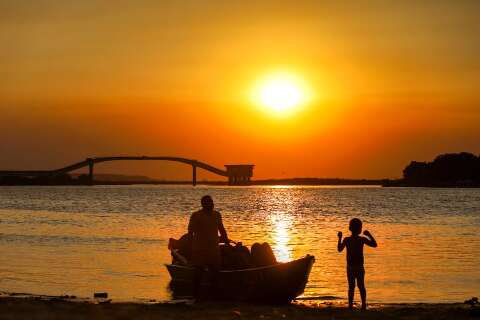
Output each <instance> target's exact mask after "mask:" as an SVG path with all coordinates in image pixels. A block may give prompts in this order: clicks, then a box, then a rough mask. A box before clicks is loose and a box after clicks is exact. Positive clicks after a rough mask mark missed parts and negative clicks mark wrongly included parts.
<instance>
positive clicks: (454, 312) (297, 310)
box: [0, 294, 480, 320]
mask: <svg viewBox="0 0 480 320" xmlns="http://www.w3.org/2000/svg"><path fill="white" fill-rule="evenodd" d="M99 302H103V303H99ZM475 318H478V319H480V308H472V307H470V306H468V305H465V304H463V303H454V304H423V303H416V304H371V305H370V306H369V310H367V311H360V310H359V309H356V310H349V309H348V308H346V307H345V305H344V303H342V302H333V303H332V302H323V303H318V304H311V305H306V304H300V303H293V304H291V305H287V306H265V305H252V304H243V303H214V302H204V303H198V304H189V303H183V302H175V303H174V302H162V303H156V302H153V301H151V302H143V303H141V302H138V303H132V302H114V301H109V300H108V299H107V300H106V299H99V300H95V299H89V298H85V299H80V298H77V297H68V296H63V297H52V296H35V295H28V294H2V295H0V319H69V320H75V319H188V320H196V319H198V320H207V319H237V320H238V319H259V320H261V319H264V320H267V319H317V320H321V319H328V320H338V319H432V320H433V319H440V320H441V319H455V320H461V319H475Z"/></svg>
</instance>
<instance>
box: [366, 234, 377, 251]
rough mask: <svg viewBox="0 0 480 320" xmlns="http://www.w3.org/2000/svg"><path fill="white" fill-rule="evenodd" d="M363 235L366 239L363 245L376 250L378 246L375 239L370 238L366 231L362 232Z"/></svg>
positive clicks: (370, 235)
mask: <svg viewBox="0 0 480 320" xmlns="http://www.w3.org/2000/svg"><path fill="white" fill-rule="evenodd" d="M363 234H364V235H365V236H366V237H367V238H366V239H365V244H366V245H367V246H369V247H373V248H376V247H377V246H378V245H377V241H375V238H374V237H373V236H372V234H371V233H370V232H368V230H365V231H363Z"/></svg>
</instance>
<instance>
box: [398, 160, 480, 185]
mask: <svg viewBox="0 0 480 320" xmlns="http://www.w3.org/2000/svg"><path fill="white" fill-rule="evenodd" d="M403 178H404V180H405V182H406V184H407V185H409V186H438V187H446V186H479V185H480V157H477V156H475V155H474V154H471V153H468V152H461V153H447V154H441V155H439V156H437V157H436V158H435V160H433V161H432V162H417V161H412V162H411V163H410V164H409V165H408V166H407V167H405V169H404V170H403Z"/></svg>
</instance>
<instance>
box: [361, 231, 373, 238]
mask: <svg viewBox="0 0 480 320" xmlns="http://www.w3.org/2000/svg"><path fill="white" fill-rule="evenodd" d="M363 234H364V235H366V236H367V237H371V236H372V234H371V233H370V232H369V231H368V230H365V231H363Z"/></svg>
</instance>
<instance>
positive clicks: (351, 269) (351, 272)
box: [337, 218, 377, 310]
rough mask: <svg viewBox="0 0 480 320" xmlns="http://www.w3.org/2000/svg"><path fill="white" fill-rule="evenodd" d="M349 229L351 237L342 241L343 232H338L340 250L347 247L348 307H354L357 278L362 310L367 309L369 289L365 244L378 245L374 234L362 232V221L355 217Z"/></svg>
mask: <svg viewBox="0 0 480 320" xmlns="http://www.w3.org/2000/svg"><path fill="white" fill-rule="evenodd" d="M349 230H350V231H351V232H352V235H351V236H350V237H346V238H345V239H343V241H342V232H339V233H338V246H337V248H338V252H342V251H343V249H344V248H345V247H347V279H348V307H349V308H350V309H352V308H353V293H354V291H355V280H356V281H357V286H358V290H359V291H360V296H361V298H362V310H365V309H367V291H366V290H365V269H364V268H363V245H364V244H366V245H367V246H369V247H374V248H375V247H377V242H376V241H375V238H373V236H372V234H371V233H370V232H368V231H367V230H365V231H364V232H363V234H364V235H365V236H366V237H362V236H360V234H361V233H362V221H361V220H360V219H357V218H354V219H352V220H350V226H349Z"/></svg>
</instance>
